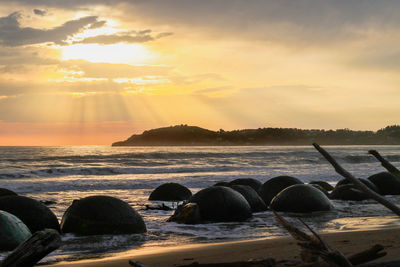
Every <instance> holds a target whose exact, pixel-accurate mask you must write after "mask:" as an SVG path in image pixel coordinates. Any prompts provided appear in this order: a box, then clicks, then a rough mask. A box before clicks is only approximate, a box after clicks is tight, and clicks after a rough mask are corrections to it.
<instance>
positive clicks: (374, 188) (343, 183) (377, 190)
mask: <svg viewBox="0 0 400 267" xmlns="http://www.w3.org/2000/svg"><path fill="white" fill-rule="evenodd" d="M358 180H359V181H360V182H362V183H363V184H364V185H366V186H368V188H369V189H371V190H372V191H375V192H376V193H378V194H380V193H381V191H379V188H378V187H377V186H376V185H375V184H374V183H372V182H371V181H370V180H367V179H363V178H358ZM345 184H351V185H352V186H353V187H354V188H356V187H355V186H354V185H353V183H352V182H351V181H350V180H349V179H342V180H340V181H339V182H338V183H337V184H336V186H335V187H338V186H341V185H345ZM357 190H358V189H357Z"/></svg>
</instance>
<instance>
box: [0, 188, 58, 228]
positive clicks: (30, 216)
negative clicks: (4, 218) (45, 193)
mask: <svg viewBox="0 0 400 267" xmlns="http://www.w3.org/2000/svg"><path fill="white" fill-rule="evenodd" d="M0 210H4V211H7V212H9V213H11V214H13V215H15V216H17V217H18V218H19V219H20V220H21V221H22V222H23V223H24V224H26V226H28V228H29V230H30V231H31V232H32V233H35V232H36V231H41V230H44V229H46V228H51V229H54V230H57V231H59V232H60V224H59V223H58V220H57V217H56V215H54V213H53V212H52V211H51V210H50V209H49V208H48V207H46V206H45V205H44V204H42V203H40V202H39V201H37V200H34V199H32V198H29V197H24V196H4V197H1V198H0Z"/></svg>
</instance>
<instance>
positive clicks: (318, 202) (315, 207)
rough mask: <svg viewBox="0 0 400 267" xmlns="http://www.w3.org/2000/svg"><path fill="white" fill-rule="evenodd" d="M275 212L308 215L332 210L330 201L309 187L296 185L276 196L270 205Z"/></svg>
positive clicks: (318, 191)
mask: <svg viewBox="0 0 400 267" xmlns="http://www.w3.org/2000/svg"><path fill="white" fill-rule="evenodd" d="M270 207H271V208H272V209H273V210H276V211H284V212H294V213H309V212H316V211H329V210H332V209H333V205H332V203H331V201H330V200H329V199H328V197H327V196H325V194H324V193H322V192H321V191H320V190H318V189H316V188H315V187H313V186H311V185H306V184H296V185H292V186H289V187H287V188H286V189H284V190H283V191H281V192H280V193H279V194H278V195H276V196H275V197H274V198H273V199H272V201H271V204H270Z"/></svg>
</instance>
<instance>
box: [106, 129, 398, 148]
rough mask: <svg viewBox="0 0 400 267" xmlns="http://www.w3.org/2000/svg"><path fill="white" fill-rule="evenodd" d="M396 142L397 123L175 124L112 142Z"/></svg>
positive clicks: (180, 144) (227, 144)
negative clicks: (317, 126)
mask: <svg viewBox="0 0 400 267" xmlns="http://www.w3.org/2000/svg"><path fill="white" fill-rule="evenodd" d="M314 142H316V143H319V144H321V145H399V144H400V126H399V125H393V126H387V127H385V128H383V129H380V130H378V131H376V132H374V131H353V130H349V129H338V130H303V129H295V128H258V129H244V130H234V131H224V130H222V129H221V130H219V131H211V130H207V129H203V128H200V127H197V126H187V125H177V126H171V127H164V128H158V129H152V130H148V131H144V132H143V133H142V134H134V135H132V136H131V137H129V138H128V139H127V140H125V141H120V142H115V143H113V144H112V145H113V146H175V145H177V146H203V145H204V146H235V145H237V146H252V145H309V144H311V143H314Z"/></svg>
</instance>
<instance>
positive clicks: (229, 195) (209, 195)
mask: <svg viewBox="0 0 400 267" xmlns="http://www.w3.org/2000/svg"><path fill="white" fill-rule="evenodd" d="M189 202H190V203H196V204H197V205H198V206H199V209H200V215H201V218H202V219H203V220H205V221H216V222H234V221H244V220H246V219H248V218H250V217H251V208H250V205H249V203H248V202H247V200H246V199H245V198H244V197H243V196H242V195H241V194H240V193H238V192H236V191H235V190H233V189H232V188H229V187H225V186H212V187H208V188H205V189H202V190H200V191H199V192H197V193H196V194H194V195H193V196H192V197H191V198H190V199H189Z"/></svg>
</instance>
